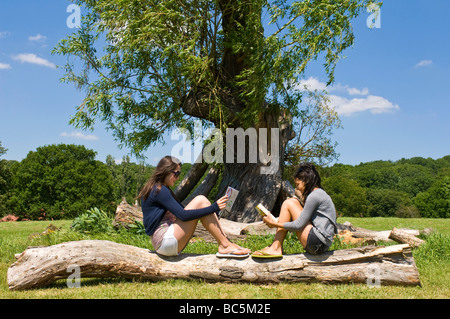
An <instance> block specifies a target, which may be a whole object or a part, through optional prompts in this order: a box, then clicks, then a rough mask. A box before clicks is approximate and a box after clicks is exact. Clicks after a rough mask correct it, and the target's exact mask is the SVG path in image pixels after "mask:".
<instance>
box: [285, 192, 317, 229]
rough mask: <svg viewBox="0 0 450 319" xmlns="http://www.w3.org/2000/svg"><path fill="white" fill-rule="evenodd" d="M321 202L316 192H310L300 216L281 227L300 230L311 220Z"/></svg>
mask: <svg viewBox="0 0 450 319" xmlns="http://www.w3.org/2000/svg"><path fill="white" fill-rule="evenodd" d="M320 202H321V197H320V196H317V193H311V194H310V195H309V196H308V198H307V199H306V202H305V207H304V208H303V210H302V212H301V214H300V216H299V217H298V218H297V219H296V220H294V221H292V222H286V223H284V224H283V228H284V229H286V230H291V231H300V230H302V229H303V228H305V226H306V225H307V224H308V222H310V221H311V217H312V215H313V214H314V213H315V212H316V211H317V209H318V208H319V205H320Z"/></svg>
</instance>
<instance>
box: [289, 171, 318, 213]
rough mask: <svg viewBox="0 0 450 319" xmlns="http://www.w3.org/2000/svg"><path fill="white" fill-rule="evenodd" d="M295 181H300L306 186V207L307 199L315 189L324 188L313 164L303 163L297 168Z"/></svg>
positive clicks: (304, 192)
mask: <svg viewBox="0 0 450 319" xmlns="http://www.w3.org/2000/svg"><path fill="white" fill-rule="evenodd" d="M294 179H299V180H301V181H302V182H303V183H304V184H305V190H304V191H303V193H302V197H303V198H302V202H303V203H302V204H303V206H304V205H305V202H306V198H307V197H308V195H309V194H311V192H312V191H313V190H314V188H316V187H318V188H322V181H321V179H320V175H319V173H318V172H317V170H316V168H315V166H314V165H313V164H311V163H302V164H300V166H299V167H298V168H297V172H296V173H295V175H294Z"/></svg>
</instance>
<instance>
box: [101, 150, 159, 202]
mask: <svg viewBox="0 0 450 319" xmlns="http://www.w3.org/2000/svg"><path fill="white" fill-rule="evenodd" d="M106 166H107V167H108V169H109V171H110V172H111V174H112V178H113V180H114V198H115V200H116V201H120V200H121V198H123V197H125V198H126V200H127V202H128V203H134V201H135V199H136V197H137V195H138V194H139V191H140V190H141V188H142V187H143V186H144V184H145V182H146V181H147V180H148V178H149V177H150V175H151V174H152V172H153V170H154V167H151V166H147V165H144V164H143V163H140V164H136V163H131V162H130V157H129V156H124V157H123V158H122V162H121V163H120V164H116V162H115V160H114V158H113V157H112V156H111V155H108V156H107V157H106Z"/></svg>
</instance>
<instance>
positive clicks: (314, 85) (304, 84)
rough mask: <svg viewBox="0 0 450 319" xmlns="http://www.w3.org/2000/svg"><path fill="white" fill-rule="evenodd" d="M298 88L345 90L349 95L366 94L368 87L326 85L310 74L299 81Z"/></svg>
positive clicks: (330, 90) (329, 90) (331, 90)
mask: <svg viewBox="0 0 450 319" xmlns="http://www.w3.org/2000/svg"><path fill="white" fill-rule="evenodd" d="M300 88H301V90H304V89H307V90H310V91H314V90H318V91H323V90H326V91H328V92H335V91H338V92H347V93H348V94H350V95H368V94H369V89H368V88H363V89H362V90H359V89H357V88H351V87H349V86H348V85H342V84H340V83H338V84H335V85H332V86H328V87H327V84H326V83H324V82H320V81H319V80H318V79H316V78H315V77H313V76H311V77H309V78H308V79H307V80H301V81H300Z"/></svg>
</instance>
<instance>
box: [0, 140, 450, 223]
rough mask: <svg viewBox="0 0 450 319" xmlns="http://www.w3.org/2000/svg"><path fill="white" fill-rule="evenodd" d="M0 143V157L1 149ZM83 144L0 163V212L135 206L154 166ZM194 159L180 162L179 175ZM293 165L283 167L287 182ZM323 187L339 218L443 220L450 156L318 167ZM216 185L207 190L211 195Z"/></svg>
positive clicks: (66, 214) (32, 214) (63, 212)
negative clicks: (100, 155)
mask: <svg viewBox="0 0 450 319" xmlns="http://www.w3.org/2000/svg"><path fill="white" fill-rule="evenodd" d="M6 151H7V150H6V149H5V148H3V147H1V143H0V156H2V155H4V154H5V153H6ZM95 156H96V152H95V151H93V150H89V149H86V148H85V147H84V146H80V145H66V144H59V145H48V146H42V147H39V148H37V149H36V151H31V152H29V153H28V155H27V157H26V158H24V159H23V160H22V161H20V162H18V161H8V160H5V159H3V160H0V217H2V216H6V215H14V216H16V217H18V218H19V219H20V220H39V219H41V220H46V219H72V218H75V217H77V216H78V215H79V214H82V213H85V212H86V211H87V210H88V209H91V208H92V207H97V208H99V209H102V210H104V211H105V212H107V213H109V214H113V213H114V211H115V209H116V206H117V204H118V203H119V202H120V201H121V199H122V198H123V197H125V198H126V199H127V201H128V202H129V203H134V202H135V199H136V196H137V194H138V192H139V190H140V188H141V187H142V186H143V185H144V183H145V182H146V181H147V179H148V178H149V176H150V175H151V173H152V172H153V170H154V167H152V166H149V165H145V164H144V163H139V164H136V163H132V162H130V158H129V157H128V156H124V157H123V158H122V160H121V162H120V163H116V161H115V159H114V158H113V157H112V156H111V155H108V156H107V158H106V163H104V162H101V161H98V160H95ZM190 167H191V164H189V163H187V164H183V166H182V173H181V178H180V179H179V180H178V182H179V181H181V180H182V177H183V176H184V175H185V174H186V173H187V172H188V170H189V168H190ZM294 170H295V166H288V167H286V169H285V174H286V178H287V179H288V180H289V179H291V180H290V181H291V183H292V185H295V184H294V182H293V180H292V177H291V176H292V175H293V174H292V173H293V172H294ZM319 171H320V174H321V176H322V186H323V187H324V189H325V190H326V191H327V192H328V193H329V194H330V196H331V197H332V198H333V201H334V203H335V205H336V209H337V212H338V215H339V216H361V217H369V216H371V217H376V216H382V217H389V216H396V217H427V218H447V217H449V212H450V156H445V157H442V158H440V159H436V160H434V159H431V158H427V159H425V158H421V157H415V158H411V159H401V160H399V161H396V162H392V161H375V162H369V163H361V164H359V165H355V166H352V165H343V164H335V165H333V166H327V167H319ZM215 192H217V187H216V188H215V189H213V191H212V192H211V193H210V198H211V200H213V199H214V196H215V195H216V194H215Z"/></svg>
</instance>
